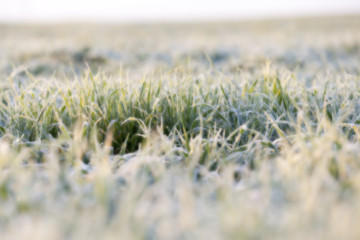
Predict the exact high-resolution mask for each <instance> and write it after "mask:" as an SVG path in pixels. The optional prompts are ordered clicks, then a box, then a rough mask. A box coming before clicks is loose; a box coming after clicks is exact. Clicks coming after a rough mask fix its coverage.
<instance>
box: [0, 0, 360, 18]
mask: <svg viewBox="0 0 360 240" xmlns="http://www.w3.org/2000/svg"><path fill="white" fill-rule="evenodd" d="M359 13H360V0H300V1H299V0H295V1H291V0H238V1H236V0H173V1H171V0H0V22H42V23H48V22H50V23H51V22H76V21H80V22H83V21H94V22H147V21H197V20H200V21H203V20H227V19H229V20H231V19H248V18H269V17H270V18H271V17H288V16H307V15H312V16H318V15H328V14H339V15H341V14H359Z"/></svg>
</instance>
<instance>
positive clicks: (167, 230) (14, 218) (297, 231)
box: [0, 17, 360, 239]
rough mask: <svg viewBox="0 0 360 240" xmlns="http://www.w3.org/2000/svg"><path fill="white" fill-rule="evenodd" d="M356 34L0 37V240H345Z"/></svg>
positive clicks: (357, 208) (329, 23) (26, 33)
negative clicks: (116, 239)
mask: <svg viewBox="0 0 360 240" xmlns="http://www.w3.org/2000/svg"><path fill="white" fill-rule="evenodd" d="M358 29H360V21H359V18H358V17H337V18H322V19H321V18H319V19H298V20H286V21H280V20H274V21H267V22H266V21H264V22H242V23H214V24H182V25H138V26H119V25H106V26H100V25H88V26H86V25H63V26H55V27H54V26H0V32H1V35H2V38H1V39H0V52H1V55H0V76H1V79H0V83H1V86H0V106H1V107H0V137H1V138H0V171H1V173H0V203H1V204H0V233H1V239H22V238H28V239H114V238H119V239H304V238H306V239H359V238H360V230H359V229H358V228H357V227H358V225H359V223H360V138H359V137H360V136H359V134H360V81H359V80H360V74H359V63H360V58H359V57H360V32H359V31H358Z"/></svg>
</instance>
